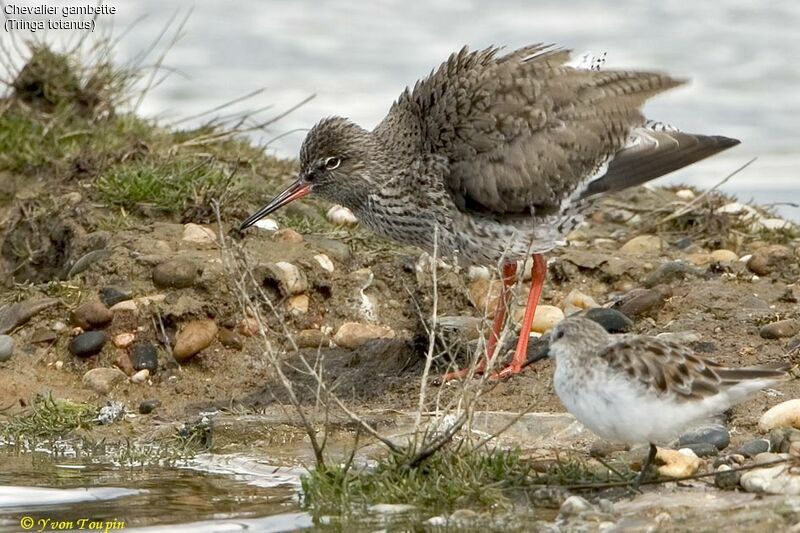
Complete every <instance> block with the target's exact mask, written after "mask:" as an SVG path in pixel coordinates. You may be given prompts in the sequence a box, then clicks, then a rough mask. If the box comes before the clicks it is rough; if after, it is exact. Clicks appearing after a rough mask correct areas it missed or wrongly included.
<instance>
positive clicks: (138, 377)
mask: <svg viewBox="0 0 800 533" xmlns="http://www.w3.org/2000/svg"><path fill="white" fill-rule="evenodd" d="M149 378H150V371H149V370H147V369H146V368H143V369H141V370H139V371H138V372H136V373H135V374H134V375H132V376H131V383H144V382H145V381H147V380H148V379H149Z"/></svg>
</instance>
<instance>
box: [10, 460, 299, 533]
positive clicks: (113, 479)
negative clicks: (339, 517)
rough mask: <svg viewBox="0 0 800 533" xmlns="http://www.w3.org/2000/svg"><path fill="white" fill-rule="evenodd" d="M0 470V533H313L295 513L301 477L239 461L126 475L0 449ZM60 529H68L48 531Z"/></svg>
mask: <svg viewBox="0 0 800 533" xmlns="http://www.w3.org/2000/svg"><path fill="white" fill-rule="evenodd" d="M0 464H2V469H0V533H5V532H9V533H10V532H17V531H20V526H21V525H22V526H25V525H26V524H25V523H23V522H21V521H24V520H32V522H29V524H30V525H32V526H33V530H41V529H44V530H45V531H50V530H54V529H67V530H80V529H81V526H83V529H84V530H97V529H98V527H90V523H89V522H93V523H95V524H98V523H100V522H102V523H103V524H108V525H109V527H110V528H111V529H113V527H114V524H116V525H117V529H122V528H120V524H122V525H124V530H125V531H140V532H144V531H147V532H156V531H158V532H168V531H169V532H172V531H186V532H189V531H191V532H212V531H214V532H216V531H243V530H248V529H249V530H251V531H265V532H279V531H295V530H298V529H303V528H308V527H311V526H312V525H313V523H312V519H311V517H310V516H309V515H308V514H307V513H304V512H302V511H301V510H300V508H299V500H298V492H297V490H298V488H299V483H300V477H299V476H300V474H301V473H302V470H299V469H294V468H290V467H279V466H272V465H267V464H265V463H264V462H263V461H259V460H255V459H250V458H247V457H245V456H240V455H202V456H198V457H196V458H195V459H192V460H190V461H186V462H185V463H183V464H181V465H179V466H169V467H165V466H142V467H135V468H125V467H120V466H118V465H114V464H110V463H99V464H97V463H92V462H84V461H80V460H77V459H74V458H65V457H54V456H52V455H50V454H49V453H44V452H41V451H40V452H37V453H33V454H23V455H16V454H12V453H9V452H4V451H3V449H2V448H0ZM48 520H49V522H48ZM81 520H87V522H84V523H81ZM65 522H67V523H69V522H71V523H72V524H71V525H70V526H68V527H66V528H64V527H58V528H56V527H55V526H54V523H65ZM99 529H101V530H102V529H103V528H99Z"/></svg>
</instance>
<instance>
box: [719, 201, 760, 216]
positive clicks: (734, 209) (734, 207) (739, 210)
mask: <svg viewBox="0 0 800 533" xmlns="http://www.w3.org/2000/svg"><path fill="white" fill-rule="evenodd" d="M717 213H728V214H730V215H739V216H741V215H746V216H756V215H758V211H756V210H755V209H753V208H752V207H750V206H749V205H745V204H740V203H739V202H730V203H728V204H725V205H723V206H722V207H720V208H719V209H717Z"/></svg>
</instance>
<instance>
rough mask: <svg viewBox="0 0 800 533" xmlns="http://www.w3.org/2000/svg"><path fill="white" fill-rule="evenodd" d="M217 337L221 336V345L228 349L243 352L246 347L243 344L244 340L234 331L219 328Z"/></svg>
mask: <svg viewBox="0 0 800 533" xmlns="http://www.w3.org/2000/svg"><path fill="white" fill-rule="evenodd" d="M217 335H218V336H219V342H220V344H222V345H223V346H225V347H226V348H231V349H233V350H241V349H242V348H243V347H244V344H242V338H241V337H240V336H239V335H238V334H237V333H236V332H235V331H233V330H232V329H228V328H219V332H218V333H217Z"/></svg>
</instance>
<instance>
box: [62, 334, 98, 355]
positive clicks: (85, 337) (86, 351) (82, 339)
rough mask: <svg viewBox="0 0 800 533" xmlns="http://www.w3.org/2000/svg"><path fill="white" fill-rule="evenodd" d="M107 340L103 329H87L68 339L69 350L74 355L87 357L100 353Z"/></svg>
mask: <svg viewBox="0 0 800 533" xmlns="http://www.w3.org/2000/svg"><path fill="white" fill-rule="evenodd" d="M107 341H108V335H107V334H106V332H105V331H87V332H85V333H81V334H80V335H78V336H77V337H75V338H74V339H72V340H71V341H70V343H69V351H70V353H71V354H72V355H74V356H76V357H89V356H91V355H95V354H97V353H100V351H101V350H102V349H103V346H104V345H105V343H106V342H107Z"/></svg>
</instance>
